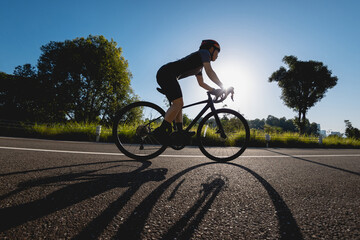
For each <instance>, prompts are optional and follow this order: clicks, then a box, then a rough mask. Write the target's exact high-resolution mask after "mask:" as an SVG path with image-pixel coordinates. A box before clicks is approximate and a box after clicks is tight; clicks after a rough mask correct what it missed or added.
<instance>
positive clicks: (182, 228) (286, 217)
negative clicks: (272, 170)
mask: <svg viewBox="0 0 360 240" xmlns="http://www.w3.org/2000/svg"><path fill="white" fill-rule="evenodd" d="M211 164H220V163H213V162H212V163H203V164H200V165H196V166H193V167H190V168H188V169H185V170H183V171H181V172H179V173H177V174H175V175H174V176H172V177H171V178H169V179H168V180H166V181H165V182H163V183H162V184H161V185H160V186H159V187H158V188H156V189H155V190H154V191H153V192H151V194H150V195H148V197H146V198H145V199H144V200H143V201H142V202H141V203H140V204H139V205H138V206H137V207H136V208H135V210H134V211H133V212H132V214H131V215H130V216H129V217H128V218H127V219H126V220H125V222H124V223H123V224H122V225H120V227H119V229H118V231H117V234H116V235H115V237H114V239H120V238H125V239H141V233H142V231H143V230H144V227H145V224H146V220H147V219H148V217H149V215H150V213H151V211H152V208H153V207H154V206H155V204H156V202H157V201H158V200H159V199H160V197H161V196H162V195H163V194H164V192H165V191H166V189H168V188H169V187H170V185H171V184H172V183H174V182H175V181H176V180H177V179H179V178H180V177H181V176H183V175H184V174H186V173H188V172H190V171H192V170H194V169H196V168H200V167H203V166H207V165H211ZM223 164H227V165H231V166H234V167H238V168H240V169H242V170H245V171H246V172H248V173H250V174H251V175H252V176H253V177H254V178H256V179H257V180H258V181H259V182H260V183H261V185H262V186H263V187H264V188H265V190H266V191H267V193H268V195H269V197H270V199H271V201H272V203H273V206H274V208H275V212H276V215H277V219H278V223H279V233H280V239H303V236H302V233H301V231H300V228H299V226H298V225H297V222H296V220H295V219H294V217H293V215H292V213H291V210H290V209H289V207H288V206H287V205H286V203H285V201H284V200H283V199H282V197H281V196H280V194H279V193H278V192H277V191H276V190H275V189H274V188H273V187H272V186H271V185H270V184H269V183H268V182H267V181H266V180H265V179H264V178H262V177H261V176H260V175H258V174H257V173H256V172H254V171H252V170H251V169H249V168H246V167H244V166H241V165H238V164H235V163H223ZM183 181H184V180H182V181H180V183H179V184H178V185H177V186H176V187H175V189H174V191H177V189H178V188H179V185H181V184H182V183H183ZM225 182H226V181H224V180H223V178H222V177H216V178H215V179H213V180H212V181H210V182H209V183H205V184H202V186H203V194H202V195H201V196H200V197H199V198H198V200H197V201H196V202H195V203H194V205H193V206H192V207H190V209H189V210H188V211H187V212H186V213H185V214H184V215H183V216H182V217H181V218H180V219H179V220H178V221H177V222H176V223H175V224H174V225H173V226H172V227H171V228H170V229H169V230H168V231H167V232H166V233H165V234H164V235H163V236H162V237H161V239H190V238H191V237H192V235H193V234H194V231H195V230H196V229H197V227H198V225H199V224H200V223H201V221H202V219H203V218H204V217H205V215H206V213H207V212H208V210H209V209H210V208H211V205H212V203H213V202H214V200H215V199H216V197H217V195H218V194H219V193H220V192H221V190H222V189H223V188H224V186H225ZM174 195H175V193H174V192H172V193H171V196H170V197H169V199H170V198H173V197H174ZM169 199H168V200H169ZM199 209H200V210H199ZM138 213H141V214H138ZM196 213H197V214H196ZM190 219H193V220H191V222H189V221H190Z"/></svg>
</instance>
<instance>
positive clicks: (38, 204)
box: [0, 160, 167, 234]
mask: <svg viewBox="0 0 360 240" xmlns="http://www.w3.org/2000/svg"><path fill="white" fill-rule="evenodd" d="M117 162H118V163H121V162H132V163H134V162H138V161H133V160H131V161H117ZM138 163H141V166H140V167H139V168H137V169H135V170H134V171H132V172H128V173H114V174H99V173H98V174H97V173H96V172H100V171H102V170H108V169H111V168H116V167H119V165H115V166H110V167H105V168H102V169H97V170H91V171H84V172H80V173H70V174H64V175H60V176H51V177H45V178H39V179H35V180H29V181H26V182H22V183H20V184H19V185H18V189H16V190H14V191H13V192H11V193H9V194H6V195H4V196H1V199H5V198H7V197H9V196H11V195H13V194H15V193H19V192H21V191H24V190H27V189H30V188H32V187H39V186H44V185H48V184H59V183H62V182H64V181H65V182H66V181H75V182H76V183H74V184H70V185H65V187H63V188H61V189H59V190H56V191H55V192H53V193H50V194H48V195H47V196H46V197H44V198H42V199H38V200H35V201H32V202H28V203H24V204H20V205H17V206H12V207H5V208H2V209H0V232H3V231H6V230H8V229H10V228H14V227H17V226H19V225H21V224H24V223H26V222H28V221H32V220H36V219H39V218H42V217H44V216H47V215H49V214H51V213H54V212H56V211H59V210H62V209H65V208H67V207H69V206H72V205H75V204H77V203H79V202H81V201H83V200H86V199H90V198H92V197H95V196H98V195H100V194H102V193H104V192H106V191H109V190H112V189H114V188H119V187H120V188H124V187H127V188H128V189H127V190H126V191H125V193H124V194H122V195H121V197H120V198H119V199H118V200H117V205H116V207H115V209H114V206H111V205H110V206H109V207H108V208H107V210H106V211H107V213H109V214H110V215H106V218H102V219H101V220H102V221H101V225H100V226H97V228H95V230H93V231H92V232H93V233H97V234H99V232H100V231H102V229H103V228H102V227H103V226H106V225H107V224H106V223H107V222H110V221H111V219H112V218H111V217H112V216H113V215H116V211H117V210H119V209H121V208H122V207H123V206H124V205H125V204H126V203H127V202H128V201H129V200H130V198H131V196H132V195H133V194H134V193H135V192H137V190H138V189H139V188H140V187H141V186H142V185H143V184H145V183H147V182H150V181H162V180H164V179H165V175H166V173H167V169H165V168H159V169H147V168H148V167H149V166H150V165H151V162H138ZM110 210H114V211H115V212H112V211H110Z"/></svg>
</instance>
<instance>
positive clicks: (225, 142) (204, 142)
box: [197, 108, 250, 162]
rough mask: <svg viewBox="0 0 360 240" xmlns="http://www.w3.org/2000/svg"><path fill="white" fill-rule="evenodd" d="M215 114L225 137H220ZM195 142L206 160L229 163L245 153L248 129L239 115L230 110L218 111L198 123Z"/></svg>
mask: <svg viewBox="0 0 360 240" xmlns="http://www.w3.org/2000/svg"><path fill="white" fill-rule="evenodd" d="M215 114H217V115H218V117H219V119H220V123H221V125H222V127H223V129H224V133H225V137H224V136H221V132H220V128H219V126H218V125H217V123H216V120H215ZM197 140H198V144H199V148H200V150H201V152H202V153H203V154H204V155H205V156H207V157H208V158H210V159H212V160H215V161H219V162H226V161H231V160H234V159H235V158H237V157H239V156H240V155H241V154H242V153H243V152H244V151H245V149H246V147H247V145H248V143H249V140H250V129H249V125H248V123H247V121H246V120H245V118H244V117H243V116H242V115H241V114H240V113H238V112H236V111H234V110H231V109H225V108H224V109H218V110H216V112H215V113H214V112H211V113H209V114H208V115H206V116H205V117H204V118H203V120H202V121H201V122H200V124H199V127H198V130H197Z"/></svg>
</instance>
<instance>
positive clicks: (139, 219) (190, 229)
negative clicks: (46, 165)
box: [0, 160, 303, 239]
mask: <svg viewBox="0 0 360 240" xmlns="http://www.w3.org/2000/svg"><path fill="white" fill-rule="evenodd" d="M117 162H118V163H127V162H131V163H134V162H137V163H140V164H141V166H140V167H138V168H137V169H135V170H134V171H132V172H127V173H114V174H100V173H97V172H100V171H102V170H106V169H111V168H116V167H119V165H115V166H109V167H104V168H102V169H97V170H89V171H83V172H79V173H70V174H64V175H60V176H51V177H45V178H39V179H35V180H30V181H26V182H22V183H20V184H19V185H18V189H17V190H15V191H16V192H13V193H12V194H15V193H19V192H21V191H24V190H26V189H30V188H32V187H37V186H44V185H47V184H54V183H55V184H56V183H58V184H59V183H62V182H66V181H72V182H74V181H75V182H76V183H73V184H70V185H69V184H67V185H65V187H63V188H61V189H59V190H56V191H55V192H53V193H50V194H48V195H47V196H46V197H44V198H42V199H39V200H35V201H32V202H28V203H24V204H21V205H18V206H13V207H7V208H2V209H0V232H3V231H6V230H8V229H11V228H14V227H17V226H19V225H21V224H24V223H26V222H28V221H32V220H36V219H39V218H42V217H44V216H47V215H49V214H51V213H54V212H56V211H59V210H62V209H65V208H67V207H69V206H72V205H74V204H77V203H79V202H81V201H84V200H86V199H90V198H92V197H95V196H98V195H100V194H102V193H104V192H106V191H109V190H112V189H114V188H127V190H126V191H125V192H123V193H122V194H121V195H120V196H119V197H118V198H117V199H116V200H115V201H113V202H112V203H110V204H109V205H108V206H107V207H106V208H105V210H104V211H102V212H101V213H100V214H99V215H98V216H97V217H96V218H95V219H93V220H91V221H90V222H89V223H88V224H87V225H86V226H85V227H84V228H83V229H82V230H81V231H80V232H79V233H78V234H77V235H76V236H75V237H74V239H97V238H99V237H100V236H101V234H102V233H103V232H104V230H105V229H106V228H107V226H108V225H109V224H110V222H111V221H113V219H114V218H115V217H116V216H117V214H118V213H119V212H120V211H121V210H122V209H123V208H124V206H125V205H126V203H128V202H129V201H130V199H131V197H132V196H133V195H134V194H135V193H136V192H137V191H138V190H139V189H140V187H141V186H142V185H143V184H145V183H147V182H151V181H156V182H161V184H160V185H159V186H158V187H156V188H155V189H154V190H153V191H152V192H151V193H150V194H149V195H148V196H146V197H145V198H144V199H143V200H142V201H141V202H140V204H138V205H137V206H136V207H135V209H134V210H133V211H132V212H131V214H130V215H129V217H128V218H127V219H125V221H124V222H123V223H122V224H121V225H120V226H119V228H118V229H117V232H116V234H115V236H114V237H113V238H114V239H140V238H141V233H142V232H143V231H144V229H145V224H146V221H147V219H148V218H149V215H150V213H151V212H152V210H153V208H154V206H155V205H156V203H157V202H158V201H159V199H160V198H161V197H162V196H164V193H165V192H166V191H167V190H168V189H169V188H170V186H171V185H172V184H174V183H175V182H176V181H179V183H178V184H177V185H176V186H175V188H174V190H173V191H172V192H171V194H170V196H169V197H168V200H171V199H173V198H174V197H175V195H176V192H177V191H178V189H179V188H180V186H181V185H182V184H183V182H184V181H185V179H182V180H181V179H180V178H181V177H182V176H184V175H185V174H187V173H189V172H191V171H193V170H195V169H198V168H201V167H205V166H210V165H213V164H226V165H229V166H233V167H237V168H239V169H240V170H244V171H246V172H248V173H250V174H251V175H252V176H253V177H254V178H255V179H257V180H258V182H259V183H260V184H261V185H262V186H263V187H264V189H265V190H266V191H267V193H268V195H269V197H270V199H271V201H272V204H273V206H274V209H275V212H276V216H277V220H278V224H279V234H280V239H303V237H302V233H301V231H300V228H299V227H298V225H297V222H296V220H295V219H294V217H293V215H292V213H291V210H290V209H289V207H288V206H287V205H286V203H285V201H284V200H283V199H282V197H281V196H280V194H279V193H278V192H277V191H276V190H275V189H274V188H273V187H272V186H271V185H270V184H269V183H268V182H267V181H266V180H265V179H264V178H263V177H261V176H260V175H259V174H257V173H256V172H254V171H253V170H251V169H249V168H246V167H244V166H242V165H238V164H236V163H216V162H207V163H202V164H198V165H195V166H192V167H189V168H187V169H185V170H182V171H180V172H178V173H176V174H175V175H173V176H171V177H170V178H168V179H166V177H165V176H166V174H167V172H168V169H165V168H158V169H147V168H148V167H150V166H151V164H152V163H151V162H150V161H146V162H138V161H134V160H130V161H117ZM112 163H114V162H112ZM82 165H84V164H82ZM225 178H226V177H225ZM200 185H201V187H202V191H201V194H200V195H199V197H198V199H197V200H196V201H195V202H194V203H193V205H192V206H191V207H190V208H189V209H188V210H187V211H186V212H185V213H184V214H183V215H182V217H180V219H178V220H177V221H176V222H175V223H174V224H173V225H172V226H170V228H169V229H168V230H167V232H166V233H164V234H163V236H162V238H163V239H174V238H177V239H189V238H191V237H192V236H193V235H194V231H195V230H196V229H197V227H198V226H199V224H200V223H201V222H202V220H203V219H204V217H205V216H206V214H207V213H208V211H209V209H210V208H211V205H212V204H213V202H214V201H215V199H216V198H217V196H218V195H219V194H220V192H221V191H222V190H223V189H224V186H225V185H226V179H225V180H224V177H222V176H215V177H213V179H210V180H206V181H205V182H204V183H201V184H200ZM10 195H11V194H10ZM10 195H9V194H7V197H9V196H10ZM2 197H3V198H4V196H2Z"/></svg>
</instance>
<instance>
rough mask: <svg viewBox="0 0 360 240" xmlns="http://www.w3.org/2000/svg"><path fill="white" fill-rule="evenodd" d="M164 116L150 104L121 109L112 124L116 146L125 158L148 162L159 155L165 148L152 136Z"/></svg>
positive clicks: (138, 104) (162, 111)
mask: <svg viewBox="0 0 360 240" xmlns="http://www.w3.org/2000/svg"><path fill="white" fill-rule="evenodd" d="M164 116H165V111H164V110H163V109H162V108H160V107H159V106H158V105H156V104H153V103H150V102H135V103H132V104H130V105H128V106H126V107H124V108H123V109H121V110H120V111H119V112H118V113H117V115H116V118H115V121H114V124H113V137H114V140H115V144H116V146H117V147H118V148H119V150H120V151H121V152H122V153H124V154H125V155H126V156H128V157H130V158H133V159H136V160H148V159H151V158H154V157H156V156H158V155H160V154H161V153H162V152H164V151H165V149H166V146H163V145H162V144H161V143H159V142H158V141H157V140H156V139H155V137H154V136H153V135H152V132H153V130H154V129H155V128H156V127H158V126H159V125H160V124H161V123H162V121H163V119H164Z"/></svg>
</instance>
